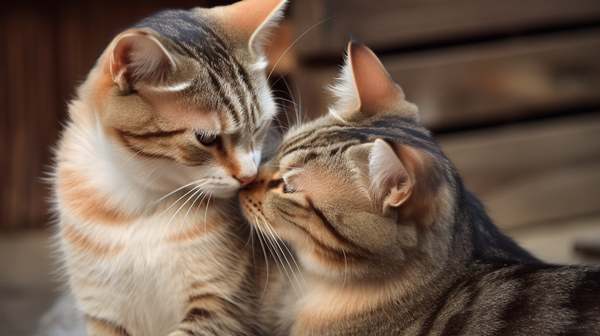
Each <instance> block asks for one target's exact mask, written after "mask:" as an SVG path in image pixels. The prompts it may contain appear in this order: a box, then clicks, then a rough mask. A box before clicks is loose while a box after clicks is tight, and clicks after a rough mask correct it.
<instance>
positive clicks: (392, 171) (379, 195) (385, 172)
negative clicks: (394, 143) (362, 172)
mask: <svg viewBox="0 0 600 336" xmlns="http://www.w3.org/2000/svg"><path fill="white" fill-rule="evenodd" d="M411 168H412V167H411V166H410V165H408V166H407V165H406V164H404V163H403V161H402V160H401V159H400V157H399V156H398V153H396V151H395V150H394V148H392V147H391V146H390V145H389V144H388V143H386V142H385V141H383V140H381V139H377V140H375V142H374V143H373V147H372V149H371V155H370V158H369V175H370V178H371V186H370V188H371V194H372V195H373V197H374V199H375V200H376V201H380V200H382V201H383V204H384V206H392V207H397V206H400V205H401V204H402V203H404V202H405V201H406V200H407V199H408V197H410V195H411V193H412V189H413V185H414V177H413V176H414V174H412V173H411V172H410V171H409V170H410V169H411Z"/></svg>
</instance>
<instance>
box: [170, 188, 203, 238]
mask: <svg viewBox="0 0 600 336" xmlns="http://www.w3.org/2000/svg"><path fill="white" fill-rule="evenodd" d="M196 194H198V196H196V199H195V200H194V201H193V202H192V204H191V205H190V208H189V209H188V211H187V212H186V213H185V216H184V217H183V220H182V221H181V225H179V232H177V239H175V242H179V235H180V234H181V229H183V224H184V223H185V219H186V218H187V216H188V214H189V213H190V210H192V208H194V203H196V201H197V200H198V199H199V198H200V196H202V194H204V192H203V191H202V190H200V189H198V190H197V191H196V192H195V193H194V194H193V195H192V196H191V197H194V196H195V195H196ZM200 204H202V203H200ZM200 204H198V207H200Z"/></svg>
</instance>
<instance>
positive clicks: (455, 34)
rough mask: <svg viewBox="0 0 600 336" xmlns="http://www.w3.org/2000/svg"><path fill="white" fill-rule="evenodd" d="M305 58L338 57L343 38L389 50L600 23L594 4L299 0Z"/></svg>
mask: <svg viewBox="0 0 600 336" xmlns="http://www.w3.org/2000/svg"><path fill="white" fill-rule="evenodd" d="M292 6H293V14H294V18H295V22H296V27H297V28H296V29H297V31H296V33H297V35H300V34H302V33H304V32H306V31H307V30H308V29H309V28H310V27H311V26H312V25H314V24H316V23H318V22H320V21H322V20H326V21H325V22H323V23H321V24H319V25H317V26H316V27H314V28H313V29H311V30H310V31H309V32H308V33H307V34H306V35H305V36H304V37H303V38H302V39H301V40H300V41H299V42H298V50H299V53H300V55H301V56H303V57H320V56H323V55H327V56H337V55H339V54H340V53H341V52H342V50H343V49H344V47H345V45H346V41H347V34H348V32H351V33H352V34H353V35H354V36H355V37H357V38H358V39H359V41H361V42H363V43H365V44H367V45H369V46H371V47H372V48H374V50H376V51H377V50H389V49H393V48H402V47H405V46H412V45H426V44H431V43H440V42H442V43H443V42H444V41H455V40H464V39H473V38H485V37H488V36H499V35H513V34H515V33H519V32H524V31H534V30H539V29H547V28H554V27H556V26H560V27H564V26H569V25H580V24H582V23H587V22H596V23H597V22H598V21H599V20H600V1H597V0H504V1H497V0H472V1H466V0H426V1H418V0H377V1H364V0H302V1H295V2H293V3H292Z"/></svg>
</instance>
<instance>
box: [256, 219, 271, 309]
mask: <svg viewBox="0 0 600 336" xmlns="http://www.w3.org/2000/svg"><path fill="white" fill-rule="evenodd" d="M254 218H255V222H254V223H258V218H257V217H256V216H254ZM256 232H257V233H258V234H257V236H256V237H257V238H258V242H259V243H260V247H261V249H262V251H263V255H264V256H265V267H266V271H267V276H266V278H265V288H264V290H263V292H262V295H261V296H260V300H258V303H261V302H262V299H263V297H264V296H265V293H266V292H267V285H268V284H269V258H268V257H267V251H266V250H265V246H264V245H263V241H262V238H261V235H262V234H261V232H260V230H258V229H257V230H256Z"/></svg>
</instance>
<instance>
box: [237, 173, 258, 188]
mask: <svg viewBox="0 0 600 336" xmlns="http://www.w3.org/2000/svg"><path fill="white" fill-rule="evenodd" d="M234 177H235V179H236V180H238V181H240V183H241V184H242V187H244V186H246V185H247V184H248V183H250V182H252V181H254V178H256V174H254V175H252V176H234Z"/></svg>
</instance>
